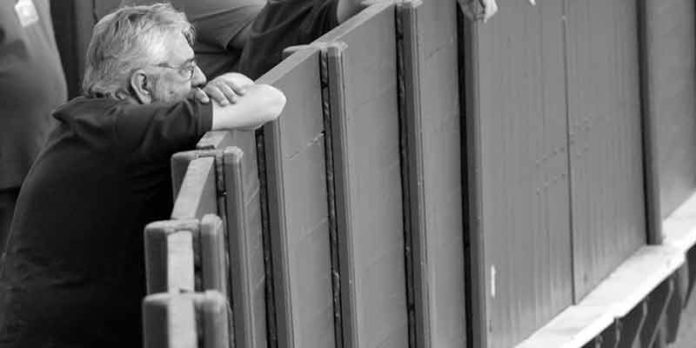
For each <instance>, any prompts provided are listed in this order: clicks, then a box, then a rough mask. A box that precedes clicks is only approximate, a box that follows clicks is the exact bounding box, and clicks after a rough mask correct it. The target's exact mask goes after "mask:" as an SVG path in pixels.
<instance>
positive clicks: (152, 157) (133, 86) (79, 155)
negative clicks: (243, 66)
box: [0, 4, 285, 348]
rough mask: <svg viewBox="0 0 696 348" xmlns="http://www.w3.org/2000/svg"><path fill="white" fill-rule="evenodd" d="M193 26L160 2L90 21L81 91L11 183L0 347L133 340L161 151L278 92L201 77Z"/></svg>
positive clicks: (157, 208)
mask: <svg viewBox="0 0 696 348" xmlns="http://www.w3.org/2000/svg"><path fill="white" fill-rule="evenodd" d="M192 33H193V32H192V28H191V26H190V24H189V23H188V22H187V21H186V19H185V17H184V15H183V14H182V13H180V12H177V11H175V10H174V9H172V8H171V6H169V5H162V4H158V5H153V6H135V7H126V8H122V9H119V10H117V11H116V12H114V13H112V14H110V15H107V16H105V17H104V18H103V19H102V20H101V21H99V23H97V25H96V26H95V28H94V33H93V36H92V40H91V42H90V45H89V48H88V55H87V68H86V73H85V77H84V81H83V89H84V93H85V96H84V97H79V98H76V99H74V100H72V101H70V102H69V103H67V104H65V105H63V106H62V107H60V108H59V109H57V110H56V111H55V113H54V115H53V116H54V118H55V119H56V120H57V121H58V126H57V128H56V129H55V130H54V132H53V133H52V134H51V135H50V137H49V140H48V143H47V145H46V147H45V148H44V149H43V151H42V152H41V154H40V155H39V158H38V159H37V161H36V162H35V163H34V165H33V167H32V169H31V170H30V173H29V175H28V177H27V179H26V181H25V184H24V186H23V187H22V190H21V192H20V195H19V199H18V203H17V210H16V214H15V219H14V222H13V224H12V228H11V234H10V238H9V241H8V246H7V253H6V255H5V256H4V258H5V260H4V263H3V266H2V269H0V347H37V348H39V347H138V346H140V345H141V344H142V343H141V321H140V316H141V314H140V303H141V300H142V298H143V296H144V295H145V286H144V284H145V282H144V269H145V266H144V261H143V238H142V236H143V228H144V226H145V224H146V223H148V222H150V221H154V220H161V219H166V218H167V217H168V215H169V212H170V210H171V206H172V195H171V192H170V186H171V183H170V178H169V158H170V156H171V154H173V153H174V152H176V151H180V150H185V149H190V148H192V147H193V146H194V145H195V143H196V141H197V140H198V139H199V138H200V136H201V135H203V133H205V132H206V131H208V130H211V129H232V128H248V129H253V128H256V127H259V126H260V125H261V124H263V123H264V122H267V121H270V120H273V119H275V118H276V117H278V115H279V114H280V112H281V110H282V108H283V106H284V104H285V97H284V96H283V94H282V93H281V92H280V91H278V90H277V89H275V88H273V87H271V86H267V85H253V84H251V81H250V80H248V79H246V78H245V77H244V76H242V75H238V74H237V75H222V76H220V77H219V78H218V79H216V80H213V81H211V82H210V83H209V84H208V85H207V86H205V87H203V84H204V83H205V82H206V78H205V76H204V75H203V73H202V72H201V70H200V69H199V68H198V67H197V65H196V62H195V60H194V54H193V50H192V49H191V44H192V42H193V34H192ZM198 87H203V91H207V92H208V93H209V94H210V95H211V96H213V99H216V98H217V99H218V100H221V101H222V103H217V102H215V101H213V102H210V101H209V102H208V103H203V102H200V101H197V100H194V99H192V98H191V96H192V94H197V95H198V97H199V98H200V99H203V100H205V99H207V97H206V96H205V95H204V94H203V93H202V92H201V90H199V89H198ZM237 94H243V95H241V96H239V95H237ZM225 97H227V98H229V99H231V100H230V101H228V100H227V99H226V98H225ZM223 104H224V105H223Z"/></svg>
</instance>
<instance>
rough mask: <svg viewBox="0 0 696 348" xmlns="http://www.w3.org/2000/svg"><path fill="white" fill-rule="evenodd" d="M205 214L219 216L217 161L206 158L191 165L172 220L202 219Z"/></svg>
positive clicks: (176, 202)
mask: <svg viewBox="0 0 696 348" xmlns="http://www.w3.org/2000/svg"><path fill="white" fill-rule="evenodd" d="M205 214H218V208H217V188H216V182H215V159H214V158H212V157H204V158H198V159H195V160H192V161H191V163H189V166H188V169H187V170H186V175H185V176H184V179H183V181H182V183H181V189H180V190H179V192H178V194H177V196H176V200H175V201H174V208H173V209H172V215H171V216H172V219H175V220H185V219H200V218H201V217H203V215H205Z"/></svg>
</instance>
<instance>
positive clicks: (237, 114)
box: [209, 74, 286, 130]
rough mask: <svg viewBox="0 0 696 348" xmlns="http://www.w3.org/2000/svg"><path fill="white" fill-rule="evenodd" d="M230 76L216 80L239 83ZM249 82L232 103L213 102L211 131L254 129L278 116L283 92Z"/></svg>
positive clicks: (281, 108) (283, 103) (280, 110)
mask: <svg viewBox="0 0 696 348" xmlns="http://www.w3.org/2000/svg"><path fill="white" fill-rule="evenodd" d="M230 75H231V74H230ZM230 75H228V74H225V75H222V76H220V77H219V78H218V79H220V78H222V79H225V78H233V79H234V80H235V81H239V80H238V79H236V78H234V77H231V76H230ZM237 75H240V74H237ZM241 76H243V75H241ZM218 79H215V80H213V81H211V82H210V83H214V81H216V80H218ZM249 81H250V80H249ZM249 81H247V83H246V84H244V85H243V95H241V96H238V97H237V98H236V100H235V101H234V103H230V104H227V105H221V104H219V103H217V102H213V130H218V129H245V130H251V129H256V128H259V127H260V126H261V125H263V124H264V123H266V122H268V121H273V120H275V119H276V118H278V116H280V113H281V112H282V111H283V107H285V102H286V99H285V95H284V94H283V92H281V91H280V90H278V89H277V88H275V87H273V86H269V85H264V84H253V83H248V82H249ZM223 85H224V84H223ZM209 93H210V92H209Z"/></svg>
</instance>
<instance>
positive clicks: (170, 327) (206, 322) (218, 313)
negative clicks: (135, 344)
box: [143, 291, 233, 348]
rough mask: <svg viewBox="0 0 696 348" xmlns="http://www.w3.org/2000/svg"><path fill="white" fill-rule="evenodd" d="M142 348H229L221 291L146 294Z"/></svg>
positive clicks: (223, 298)
mask: <svg viewBox="0 0 696 348" xmlns="http://www.w3.org/2000/svg"><path fill="white" fill-rule="evenodd" d="M143 325H144V337H145V339H144V345H143V346H144V347H145V348H193V347H200V348H228V347H232V346H233V345H231V340H230V338H231V337H230V331H229V306H228V305H227V299H226V298H225V296H224V295H223V294H221V293H218V292H215V291H206V292H201V293H186V294H178V293H175V292H172V293H160V294H154V295H149V296H147V297H146V298H145V300H144V301H143Z"/></svg>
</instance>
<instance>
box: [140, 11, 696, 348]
mask: <svg viewBox="0 0 696 348" xmlns="http://www.w3.org/2000/svg"><path fill="white" fill-rule="evenodd" d="M454 3H455V2H453V1H449V0H427V1H423V2H421V1H403V2H398V3H393V2H381V3H377V4H374V5H371V6H370V7H368V8H367V9H366V10H364V11H362V12H361V13H359V14H358V15H356V16H355V17H353V18H351V19H350V20H348V21H347V22H345V23H343V24H342V25H341V26H339V27H338V28H336V29H334V30H332V31H331V32H329V33H328V34H326V35H324V36H322V37H321V38H319V39H318V40H316V41H315V42H313V43H311V44H309V45H306V46H297V47H292V48H289V49H288V50H287V51H286V56H287V57H286V59H285V60H284V61H283V62H281V63H280V64H279V65H278V66H276V67H275V68H274V69H272V70H271V71H269V72H268V73H267V74H265V75H264V76H262V77H261V78H260V79H259V80H258V82H259V83H267V84H271V85H274V86H276V87H278V88H279V89H281V90H282V91H283V92H284V93H285V94H286V96H287V100H288V103H287V105H286V108H285V110H284V112H283V114H282V115H281V117H280V119H279V120H278V121H276V122H273V123H270V124H268V125H266V126H264V128H263V129H262V130H261V131H259V132H256V133H253V132H209V133H208V134H206V136H205V137H204V138H203V139H201V141H200V142H199V143H198V146H197V149H195V150H192V151H187V152H183V153H178V154H175V155H174V156H173V158H172V181H173V183H174V187H173V192H174V194H175V196H176V200H175V204H174V207H173V211H172V215H171V220H168V221H160V222H153V223H152V224H150V225H149V226H148V227H147V228H146V231H145V234H146V235H145V239H146V261H147V277H148V279H147V285H148V293H149V294H150V295H149V296H148V297H147V298H146V299H145V302H144V317H145V320H144V322H145V337H146V338H145V342H146V346H147V347H149V348H151V347H178V346H179V345H181V346H186V347H189V346H196V345H197V346H200V347H266V346H276V345H277V346H279V347H298V348H300V347H301V348H305V347H319V348H323V347H407V346H410V347H464V346H467V345H468V346H469V347H499V346H506V347H507V346H513V345H516V344H520V346H522V347H543V346H545V345H548V346H553V347H580V346H583V345H586V346H602V347H604V346H616V345H618V346H623V345H627V344H628V345H630V344H634V343H636V342H643V343H645V342H648V343H650V344H653V343H654V342H659V341H660V340H664V339H667V340H669V339H670V338H671V337H673V336H674V333H675V332H676V330H677V328H678V324H679V320H678V319H679V314H680V311H681V308H682V305H683V303H684V302H685V300H686V299H687V298H688V294H689V293H690V291H691V290H690V289H691V287H692V286H693V283H694V279H696V276H694V275H693V274H690V273H689V272H688V270H689V269H688V268H687V266H686V265H685V258H684V255H685V254H686V253H688V252H689V250H690V248H691V246H692V245H693V244H694V240H696V239H691V238H687V239H688V240H689V242H688V243H691V244H688V243H687V244H688V245H686V244H684V243H682V244H680V245H681V246H680V247H679V248H674V247H673V246H669V245H665V246H646V245H645V244H646V242H647V241H658V240H659V239H660V238H657V237H655V236H652V237H651V238H648V234H649V232H650V233H652V234H655V233H659V231H653V230H652V229H654V228H652V229H648V228H647V227H646V222H645V216H644V215H645V214H643V213H644V209H648V208H645V207H647V206H650V204H648V203H646V200H648V199H651V198H650V197H647V196H649V195H647V196H646V195H645V194H643V191H642V190H643V189H642V187H643V185H644V178H643V175H642V173H643V170H644V169H645V168H644V166H648V165H649V163H648V162H644V159H645V156H646V155H645V151H646V150H645V149H643V147H642V146H643V144H642V141H643V140H642V138H641V136H642V135H641V134H642V133H640V132H639V131H640V130H641V129H642V128H641V127H645V126H644V124H647V123H644V122H643V121H642V120H641V119H640V118H639V117H637V116H636V115H635V114H634V112H633V111H636V110H637V107H636V105H637V104H635V103H636V102H638V101H637V100H634V99H635V98H638V97H639V94H640V93H642V92H641V91H639V88H638V87H636V86H633V85H631V84H628V85H631V89H630V91H627V92H626V94H622V97H623V98H627V100H628V101H627V102H626V103H628V104H630V108H628V109H627V108H619V107H617V106H616V105H615V104H614V103H607V104H606V105H605V104H601V103H593V102H592V100H589V101H584V102H577V101H575V100H573V101H569V100H568V99H567V98H569V97H568V94H567V93H566V92H567V91H566V92H564V88H570V89H572V88H576V89H579V90H583V88H584V87H583V86H582V83H584V82H583V81H584V80H583V81H580V80H577V81H575V80H574V81H571V82H572V83H570V82H568V83H565V82H564V83H560V82H563V81H565V80H563V79H562V78H561V77H562V76H565V75H564V74H566V73H568V71H564V70H563V69H577V70H578V71H581V70H582V69H583V65H582V64H583V63H582V61H581V59H582V58H583V57H575V58H577V60H573V61H571V62H570V63H572V64H571V65H569V66H565V65H564V64H562V63H563V62H564V59H569V58H567V57H565V56H564V55H562V54H558V55H557V54H556V53H558V52H556V51H555V49H559V50H560V52H563V50H562V49H563V47H562V44H563V40H560V38H561V36H554V35H556V34H558V33H555V32H546V31H544V33H545V34H544V35H550V36H549V37H546V36H544V37H543V38H540V37H535V39H534V40H532V41H530V45H528V46H519V45H514V44H513V43H515V42H513V41H514V39H515V38H517V36H515V35H520V36H519V37H520V38H524V37H527V36H529V35H531V34H529V33H530V32H531V31H530V32H527V31H524V30H519V31H514V30H512V29H510V28H513V29H514V28H516V27H514V26H515V25H516V23H517V24H519V25H521V26H523V27H524V28H527V27H526V26H525V25H530V26H532V27H533V28H535V29H534V30H537V29H538V30H539V31H542V29H543V30H549V29H548V28H551V29H553V30H556V29H558V28H556V27H553V26H546V27H544V26H543V25H541V24H540V23H545V22H544V21H550V20H551V19H549V18H556V17H554V16H555V15H558V14H560V13H562V12H563V11H566V9H565V8H564V7H562V5H561V4H560V3H550V2H549V3H544V4H540V5H539V7H536V8H533V9H534V10H528V9H527V7H525V9H524V10H523V9H521V7H520V8H519V12H507V13H508V15H499V17H496V18H494V19H493V21H494V23H493V24H490V26H489V27H479V26H478V25H476V24H466V25H464V24H463V23H464V22H463V21H458V20H457V9H456V6H455V4H454ZM617 3H618V2H612V4H613V5H609V3H606V2H602V3H601V4H600V3H599V2H597V4H600V5H601V6H615V5H616V4H617ZM621 4H622V5H621V6H624V5H625V6H628V7H627V8H630V9H631V11H634V12H635V11H637V10H636V9H635V8H634V7H631V6H629V4H628V3H624V2H623V1H622V2H621ZM523 5H524V6H528V5H527V4H523V2H520V3H519V4H517V3H515V4H514V5H509V6H515V8H517V7H518V6H523ZM600 5H597V6H600ZM506 6H508V5H506ZM616 6H618V5H616ZM571 10H572V9H571ZM532 11H536V12H532ZM574 11H580V10H579V9H574ZM571 12H572V11H571ZM520 13H522V15H521V16H520ZM617 13H618V12H617ZM513 14H514V16H517V17H514V16H513ZM572 14H573V15H574V16H575V17H572V18H571V19H572V20H573V21H577V23H579V24H578V25H579V26H580V27H581V25H584V26H587V25H590V23H589V22H588V23H584V22H582V23H580V22H581V20H582V19H583V18H584V17H582V16H581V15H582V13H580V12H573V13H572ZM506 16H509V17H510V18H509V20H508V21H507V22H501V21H502V19H501V18H508V17H506ZM524 18H528V20H523V19H524ZM559 18H560V17H559ZM634 20H635V18H633V17H631V19H630V21H634ZM495 21H497V22H495ZM518 22H519V23H518ZM573 23H576V22H573ZM617 23H618V22H617ZM617 23H613V24H612V25H614V24H616V25H617V26H620V25H623V24H621V23H618V24H617ZM631 23H632V22H631ZM595 24H597V23H595ZM600 24H601V23H600ZM597 25H599V24H597ZM537 26H538V27H537ZM583 28H584V27H583ZM622 28H623V27H622ZM571 29H573V28H571ZM576 29H577V28H576ZM624 29H625V28H623V29H621V30H624ZM588 30H589V29H588ZM617 30H618V29H617ZM572 32H573V31H572V30H571V33H572ZM619 32H620V33H623V34H626V32H625V31H619ZM501 33H508V34H509V35H510V38H509V40H507V41H505V40H496V38H499V37H500V36H501V35H502V34H501ZM629 34H630V33H629ZM506 35H507V34H506ZM534 35H536V34H534ZM559 35H560V34H559ZM578 35H579V34H578ZM617 35H618V34H617ZM532 36H533V35H532ZM617 37H618V36H617ZM617 37H613V39H616V40H619V39H617ZM557 39H558V40H557ZM576 39H577V38H576ZM578 40H579V39H578ZM622 40H623V39H621V40H619V41H621V42H628V41H626V40H623V41H622ZM636 40H637V38H636ZM626 44H627V45H629V44H631V45H634V46H638V43H636V42H633V43H630V42H629V43H626ZM554 45H555V46H554ZM530 47H532V48H530ZM622 47H623V46H622ZM631 47H633V46H631ZM631 47H629V48H626V47H624V49H626V51H627V52H628V51H630V52H632V53H631V54H633V53H635V52H633V50H632V48H631ZM530 49H531V50H532V51H533V54H527V55H524V54H522V53H525V54H526V53H528V50H530ZM622 52H623V51H622ZM509 53H511V55H508V54H509ZM571 53H573V52H571ZM576 53H578V52H576ZM580 53H587V54H595V53H596V52H595V51H587V52H586V51H582V50H581V52H580ZM580 53H578V54H580ZM537 54H538V55H539V56H540V57H544V59H547V58H548V59H551V60H549V61H546V65H544V66H542V67H541V68H543V69H545V70H544V73H543V74H542V73H538V74H536V75H535V74H533V72H535V71H536V72H539V71H537V70H538V69H537V68H538V67H537V65H536V64H537V63H538V61H537V60H538V59H537V58H538V57H537ZM602 54H603V53H602ZM622 54H623V53H622ZM619 56H621V57H623V56H622V55H619ZM510 57H518V58H519V61H518V62H517V63H520V64H521V63H525V64H526V65H525V64H521V65H519V66H518V65H514V64H512V63H510V64H511V65H510V66H505V65H504V64H503V63H505V62H507V59H509V58H510ZM520 57H522V58H525V59H527V58H528V59H527V60H524V59H522V58H520ZM631 57H633V56H631ZM575 58H574V59H575ZM634 58H636V59H638V58H637V57H634ZM553 59H557V60H559V61H556V60H553ZM523 60H524V61H523ZM517 63H515V64H517ZM573 64H574V65H573ZM513 66H514V67H513ZM585 68H587V67H585ZM593 68H597V69H599V68H598V67H593ZM604 68H607V67H606V66H605V67H604ZM535 69H537V70H535ZM513 70H514V71H513ZM573 71H575V70H573ZM573 71H571V72H573ZM597 71H600V70H597ZM597 71H594V73H593V74H588V75H587V76H588V79H593V78H594V79H597V81H603V80H602V79H603V78H605V77H606V76H604V75H602V74H601V73H597ZM575 72H577V71H575ZM518 73H519V76H518V75H515V74H518ZM554 74H559V75H554ZM553 76H556V77H558V79H551V77H553ZM515 77H518V78H515ZM508 78H509V79H508ZM622 78H626V79H627V81H628V80H630V81H633V79H636V78H635V77H631V76H623V75H622ZM636 80H637V79H636ZM529 81H533V82H534V83H536V84H535V85H534V86H537V87H539V88H540V89H535V88H536V87H530V86H527V85H525V84H528V83H530V82H529ZM559 81H560V82H559ZM587 81H591V80H587ZM592 81H593V80H592ZM624 82H625V81H624ZM555 84H558V86H556V85H555ZM600 85H601V87H602V88H606V90H602V91H603V92H602V93H611V92H612V91H613V90H612V89H611V88H610V87H611V86H612V85H610V84H600ZM464 87H466V88H467V90H461V89H463V88H464ZM634 87H635V88H634ZM521 91H524V92H525V93H527V94H524V95H522V94H521V93H522V92H521ZM629 92H630V93H629ZM506 93H507V94H506ZM497 96H500V98H498V99H496V97H497ZM573 96H574V95H572V96H571V97H573ZM582 96H585V95H584V94H583V95H582ZM564 103H565V104H564ZM561 104H563V105H561ZM583 105H593V107H597V108H600V109H601V108H602V107H607V108H608V109H607V110H604V109H601V110H600V109H598V110H599V111H598V112H597V114H611V112H614V111H616V112H617V113H621V114H622V115H623V116H625V117H623V116H622V117H618V116H617V117H616V118H611V119H606V120H602V122H608V123H607V125H608V126H606V127H598V128H597V130H596V133H595V130H591V129H590V127H589V126H588V124H586V123H582V122H580V121H578V122H576V123H574V124H567V122H570V121H572V119H571V120H570V121H569V118H572V117H578V116H577V115H576V114H579V113H582V112H586V111H587V110H586V109H583ZM506 108H507V109H506ZM634 109H636V110H634ZM464 110H466V112H464ZM506 110H507V111H506ZM612 110H613V111H612ZM504 111H506V112H508V111H509V113H506V112H504ZM556 111H558V112H560V114H554V113H553V112H556ZM566 111H567V112H568V113H570V114H572V115H570V114H564V113H563V112H566ZM573 113H576V114H573ZM559 117H560V118H559ZM537 126H538V127H537ZM542 126H543V127H542ZM626 129H630V130H631V131H630V132H629V131H627V132H624V133H625V134H624V133H622V130H626ZM576 131H577V132H576ZM629 133H630V134H629ZM590 135H591V136H592V137H591V139H593V141H590V140H588V139H590ZM623 136H626V137H628V138H627V139H623V138H621V137H623ZM629 138H630V139H629ZM617 144H618V145H617ZM626 144H628V145H626ZM614 145H616V146H614ZM619 145H620V146H619ZM578 146H580V147H578ZM621 151H626V153H628V154H630V156H627V157H626V158H628V157H630V161H629V160H627V161H616V162H617V163H613V162H612V161H611V159H612V158H624V157H622V156H619V155H620V154H621V153H623V152H621ZM661 151H664V150H661ZM620 152H621V153H620ZM586 153H591V154H593V155H592V156H590V155H586ZM606 154H613V155H612V156H614V155H616V156H618V157H616V156H615V157H611V156H608V155H607V156H608V157H607V156H604V155H606ZM617 154H618V155H617ZM571 156H575V157H576V158H575V159H573V161H570V157H571ZM644 163H648V164H644ZM651 163H652V162H651ZM614 164H615V165H614ZM607 166H609V167H607ZM572 175H574V176H575V179H576V181H572V179H571V176H572ZM592 175H594V176H596V177H590V176H592ZM624 177H625V180H618V179H617V178H624ZM580 179H582V180H580ZM590 179H592V180H590ZM593 180H594V183H595V185H594V186H593V184H592V183H593ZM645 180H647V179H645ZM598 183H601V185H604V186H602V187H604V189H606V190H609V189H612V190H614V189H615V190H617V191H616V194H604V193H602V192H601V191H602V188H601V187H598V185H599V184H598ZM612 183H614V184H613V186H612V185H610V184H612ZM571 184H573V185H574V186H573V187H574V190H571V187H570V186H571ZM636 187H638V188H640V189H639V190H637V191H636V190H633V188H636ZM619 191H620V192H619ZM593 192H594V193H593ZM597 192H599V193H597ZM612 192H614V191H612ZM600 196H601V197H600ZM598 197H599V198H601V199H602V200H601V201H598V200H597V199H598ZM646 197H647V198H646ZM651 197H652V196H651ZM652 199H654V198H652ZM672 204H674V203H673V202H672ZM600 206H601V207H608V208H606V209H604V208H602V209H598V208H597V209H595V208H596V207H600ZM612 207H613V208H612ZM617 207H620V208H622V209H623V208H626V209H628V210H630V211H628V210H626V211H624V210H622V209H619V208H617ZM590 208H592V209H590ZM609 208H612V209H609ZM614 208H616V209H614ZM629 208H630V209H629ZM609 210H611V211H609ZM595 213H596V216H595V215H592V214H595ZM648 213H650V214H653V215H654V213H655V212H648ZM572 214H574V215H572ZM582 214H586V215H587V216H586V215H582ZM571 215H572V216H574V217H575V220H577V219H580V220H582V221H575V220H572V219H571ZM651 216H652V215H651ZM595 218H597V219H600V218H601V219H600V220H601V221H600V222H607V224H608V225H611V223H608V221H609V222H611V221H629V222H627V223H626V226H629V227H627V228H624V229H621V230H604V229H603V227H602V228H595V227H596V226H595V225H593V226H594V227H593V228H592V229H589V228H584V227H583V226H587V225H588V224H591V223H593V222H594V221H595ZM597 226H598V225H597ZM612 226H613V225H612ZM622 240H626V241H627V242H626V243H620V241H622ZM571 241H572V243H571ZM612 243H613V244H612ZM615 244H617V245H618V246H617V248H618V247H620V248H621V252H613V251H612V250H613V249H611V248H612V247H610V246H613V245H615ZM691 253H692V254H693V252H691ZM590 256H592V257H590ZM636 267H643V269H644V270H645V272H646V273H645V274H641V273H635V269H636ZM691 273H694V272H691ZM583 274H584V276H581V275H583ZM616 289H620V291H624V292H623V293H626V294H629V295H627V296H625V297H623V298H622V297H620V296H617V294H618V292H616V291H615V290H616ZM617 291H618V290H617ZM525 339H526V340H525ZM617 342H622V343H620V344H619V343H617ZM636 344H637V343H636Z"/></svg>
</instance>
